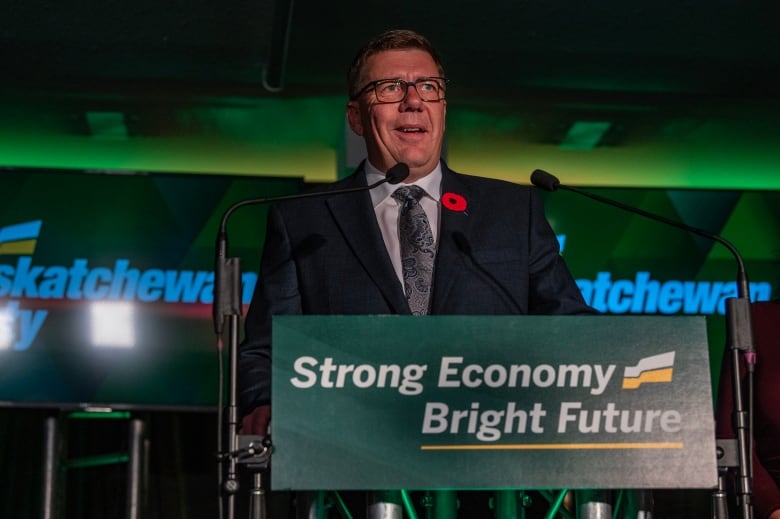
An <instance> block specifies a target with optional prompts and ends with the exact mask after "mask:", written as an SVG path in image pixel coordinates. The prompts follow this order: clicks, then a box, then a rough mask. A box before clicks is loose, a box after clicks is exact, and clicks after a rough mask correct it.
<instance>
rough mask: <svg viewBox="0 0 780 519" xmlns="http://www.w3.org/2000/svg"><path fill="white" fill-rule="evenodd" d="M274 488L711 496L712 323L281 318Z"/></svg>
mask: <svg viewBox="0 0 780 519" xmlns="http://www.w3.org/2000/svg"><path fill="white" fill-rule="evenodd" d="M273 344H274V346H273V386H272V390H273V393H272V394H273V401H272V406H273V420H272V425H271V428H272V438H273V442H274V453H273V455H272V470H271V481H272V487H273V488H274V489H275V490H284V489H296V490H316V489H320V490H329V489H330V490H339V489H342V490H343V489H355V490H360V489H364V490H369V489H372V490H383V489H397V488H407V489H444V488H451V489H452V488H455V489H495V488H522V489H534V488H712V487H714V486H715V485H716V483H717V466H716V456H715V434H714V418H713V411H712V409H713V408H712V393H711V383H710V368H709V361H708V350H707V341H706V329H705V321H704V318H703V317H660V316H658V317H657V316H639V317H625V316H498V317H493V316H490V317H488V316H428V317H409V316H359V317H358V316H279V317H274V320H273Z"/></svg>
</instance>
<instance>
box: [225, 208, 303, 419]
mask: <svg viewBox="0 0 780 519" xmlns="http://www.w3.org/2000/svg"><path fill="white" fill-rule="evenodd" d="M300 313H301V297H300V292H299V289H298V276H297V269H296V265H295V262H294V260H293V254H292V250H291V245H290V240H289V238H288V234H287V231H286V228H285V225H284V220H283V218H282V216H281V213H280V212H279V210H278V209H277V208H276V207H272V208H271V209H270V210H269V213H268V225H267V230H266V240H265V244H264V245H263V255H262V260H261V263H260V275H259V277H258V280H257V285H256V286H255V292H254V294H253V296H252V302H251V304H250V307H249V312H248V313H247V317H246V320H245V336H244V340H243V342H242V343H241V344H240V345H239V352H238V404H239V410H240V414H241V415H242V416H243V415H246V414H247V413H249V412H250V411H252V409H254V408H256V407H257V406H259V405H266V404H270V402H271V317H272V316H273V315H295V314H300Z"/></svg>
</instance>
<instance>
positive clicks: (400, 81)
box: [349, 76, 450, 104]
mask: <svg viewBox="0 0 780 519" xmlns="http://www.w3.org/2000/svg"><path fill="white" fill-rule="evenodd" d="M431 79H433V80H436V81H437V82H438V83H440V85H439V90H440V92H441V93H443V94H444V96H440V97H439V98H438V99H432V100H430V101H428V100H426V99H423V98H422V96H421V95H420V91H419V90H417V83H421V82H423V83H424V82H425V81H430V80H431ZM449 82H450V80H449V79H447V78H446V77H442V76H427V77H421V78H417V79H415V80H414V81H405V80H403V79H401V78H388V79H376V80H374V81H370V82H369V83H368V84H367V85H366V86H364V87H363V88H361V89H360V90H358V91H357V93H356V94H354V95H352V96H350V98H349V99H350V100H351V101H354V100H356V99H357V98H359V97H360V96H362V95H363V94H365V93H366V92H368V90H369V89H371V88H373V89H374V97H375V98H376V102H377V103H381V104H392V103H400V102H402V101H403V100H404V99H406V96H407V95H409V87H410V86H413V87H414V89H415V90H416V91H417V95H420V99H421V100H422V101H424V102H426V103H438V102H439V101H443V100H445V99H446V94H447V84H449ZM383 83H397V84H399V85H404V88H405V89H406V90H405V91H404V96H403V97H402V98H401V99H399V100H398V101H380V99H379V94H378V93H377V91H376V87H378V86H379V85H381V84H383Z"/></svg>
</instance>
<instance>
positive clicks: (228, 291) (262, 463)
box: [212, 162, 409, 519]
mask: <svg viewBox="0 0 780 519" xmlns="http://www.w3.org/2000/svg"><path fill="white" fill-rule="evenodd" d="M408 176H409V167H408V166H407V165H406V164H404V163H402V162H400V163H398V164H396V165H395V166H393V167H392V168H390V169H389V170H388V171H387V176H385V178H383V179H382V180H379V181H377V182H374V183H373V184H371V185H368V186H359V187H354V188H347V189H338V190H336V189H334V190H323V191H312V192H308V193H298V194H294V195H284V196H277V197H266V198H253V199H247V200H242V201H240V202H237V203H235V204H233V205H231V206H230V207H229V208H228V209H227V210H226V211H225V213H224V214H223V215H222V220H221V221H220V225H219V232H218V233H217V241H216V248H215V258H214V301H213V303H212V314H213V321H214V332H215V333H216V334H217V336H218V337H219V345H220V352H219V353H220V358H221V357H222V354H223V352H222V334H223V326H224V323H225V321H227V336H228V348H227V349H228V363H229V365H228V373H229V379H228V405H227V439H226V443H227V452H224V451H223V449H224V448H225V445H224V444H223V439H222V431H223V423H222V422H223V419H222V417H223V415H222V402H221V398H220V402H219V403H218V409H217V413H218V419H217V421H218V429H217V434H218V439H217V441H218V445H219V447H218V448H219V449H220V452H219V455H218V459H219V461H220V472H219V474H220V517H222V514H223V512H226V513H227V519H235V497H236V494H237V493H238V491H239V487H240V485H239V482H238V474H237V467H238V465H239V464H242V465H246V466H247V467H248V468H249V469H251V470H252V471H253V473H254V474H253V485H254V486H253V488H252V491H251V495H250V497H251V500H250V505H251V506H250V517H251V518H252V519H264V518H265V517H266V514H265V491H264V489H263V485H262V483H263V481H262V474H261V473H262V471H265V470H266V469H267V468H268V465H269V462H270V458H271V452H272V450H273V445H272V443H271V438H270V437H269V436H266V437H262V436H255V435H239V434H238V389H237V387H238V384H237V381H238V342H239V341H238V333H239V319H240V318H241V316H242V313H243V307H242V301H241V261H240V258H236V257H233V258H231V257H228V239H227V222H228V220H229V218H230V216H231V215H232V214H233V213H234V212H235V211H236V210H238V209H240V208H242V207H246V206H249V205H258V204H266V203H270V202H281V201H284V200H297V199H302V198H315V197H323V196H335V195H342V194H347V193H354V192H358V191H368V190H371V189H373V188H375V187H377V186H379V185H381V184H384V183H390V184H398V183H399V182H402V181H403V180H404V179H406V177H408ZM219 390H220V394H221V391H222V384H221V382H220V389H219ZM223 496H225V497H226V502H224V503H223Z"/></svg>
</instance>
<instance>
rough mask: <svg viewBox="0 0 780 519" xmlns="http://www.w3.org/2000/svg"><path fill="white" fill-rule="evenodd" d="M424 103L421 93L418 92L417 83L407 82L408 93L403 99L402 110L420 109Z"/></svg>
mask: <svg viewBox="0 0 780 519" xmlns="http://www.w3.org/2000/svg"><path fill="white" fill-rule="evenodd" d="M422 103H423V100H422V97H420V94H419V93H417V85H415V84H413V83H412V84H409V83H407V84H406V95H405V96H404V98H403V99H402V100H401V107H402V108H401V109H402V110H408V109H418V108H419V107H420V106H421V105H422Z"/></svg>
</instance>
